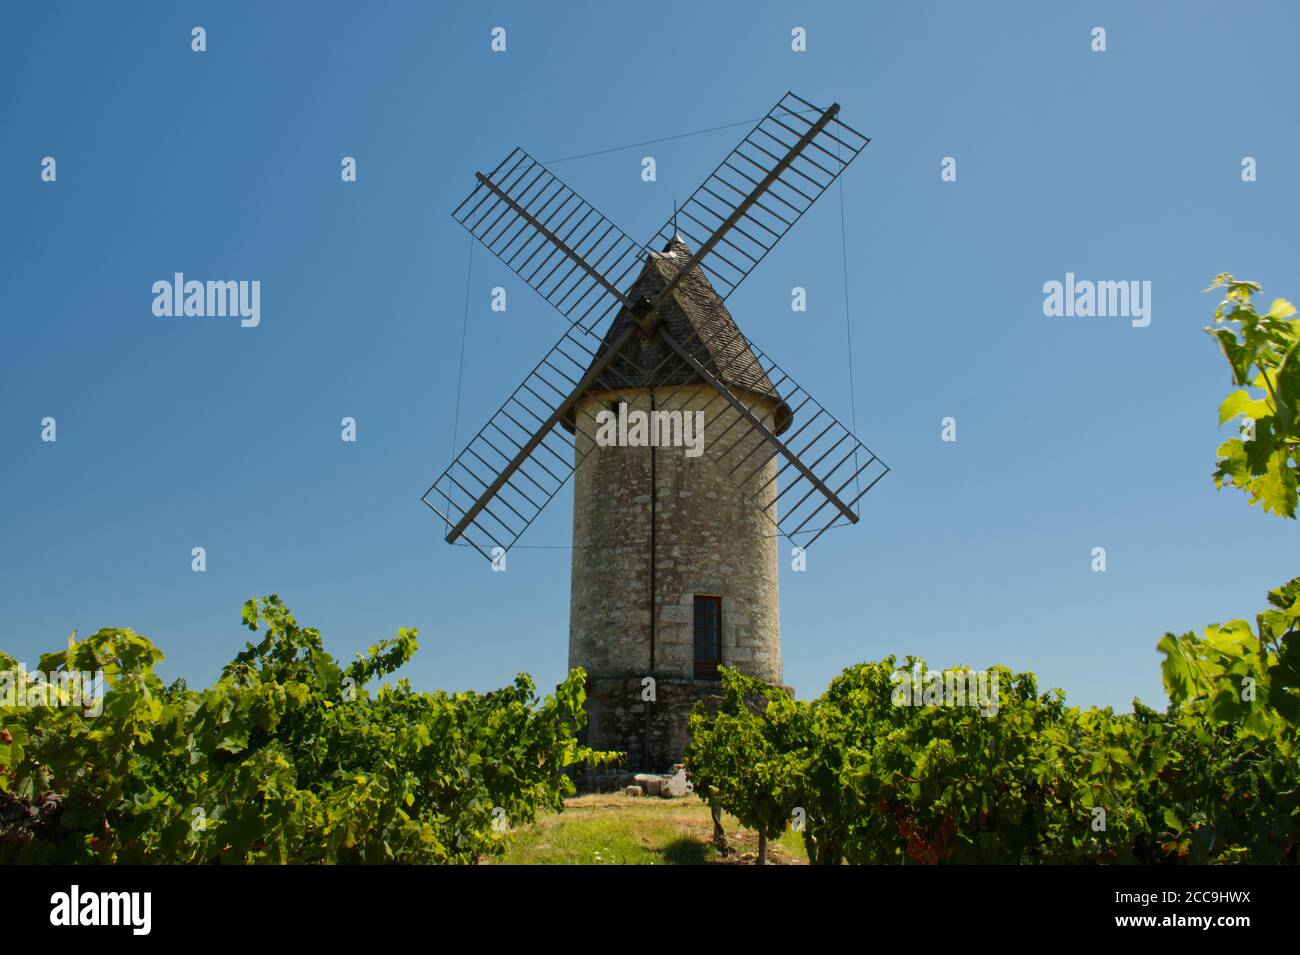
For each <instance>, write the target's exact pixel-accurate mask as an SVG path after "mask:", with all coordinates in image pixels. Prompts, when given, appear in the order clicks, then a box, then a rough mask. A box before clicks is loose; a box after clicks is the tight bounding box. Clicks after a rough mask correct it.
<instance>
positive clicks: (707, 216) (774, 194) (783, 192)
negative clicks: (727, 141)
mask: <svg viewBox="0 0 1300 955" xmlns="http://www.w3.org/2000/svg"><path fill="white" fill-rule="evenodd" d="M839 109H840V108H839V105H838V104H835V103H832V104H831V105H830V106H829V107H828V108H826V109H824V110H823V109H821V108H819V107H817V106H813V105H812V104H811V103H809V102H808V101H807V100H805V99H803V98H801V97H799V96H796V95H795V94H793V93H786V94H785V96H783V97H781V100H780V101H779V102H778V103H777V104H776V105H775V106H773V107H772V109H771V110H769V111H768V113H767V115H766V116H764V117H763V118H762V119H761V120H760V121H759V122H758V124H757V125H756V126H755V127H754V128H753V129H752V130H750V132H749V134H748V135H747V136H745V138H744V139H742V140H741V141H740V144H739V145H738V146H736V148H735V149H733V150H732V151H731V152H730V153H728V154H727V156H726V158H725V159H723V160H722V162H721V163H719V164H718V167H717V168H716V169H714V170H713V172H711V173H710V174H709V176H708V178H706V179H705V180H704V182H703V183H701V185H700V187H699V188H698V189H696V190H695V192H694V193H693V194H692V195H691V197H690V198H689V199H687V200H686V202H685V204H684V205H682V206H681V207H679V208H678V209H677V214H676V215H675V216H674V217H673V218H672V219H670V220H668V222H666V223H664V226H663V227H662V228H661V229H660V230H659V232H658V233H657V234H656V236H655V238H654V239H653V240H651V243H649V244H650V245H655V244H658V245H663V244H665V243H667V242H669V241H671V240H672V238H673V237H674V235H675V234H676V233H678V232H680V233H681V234H682V235H683V236H685V237H686V238H687V239H688V240H689V241H690V245H691V246H693V247H694V248H695V249H696V250H697V251H696V253H695V256H694V257H693V258H692V260H691V262H690V263H689V264H688V265H687V266H686V268H684V269H683V270H682V271H683V272H686V271H688V270H689V269H690V268H691V267H693V266H695V265H697V264H698V265H700V266H702V267H703V268H704V269H705V271H706V272H707V273H708V276H709V279H710V281H711V282H712V284H713V287H714V288H715V289H717V292H718V294H719V295H720V296H721V297H722V299H723V300H724V301H725V300H726V299H727V297H728V296H729V295H731V293H732V292H733V291H734V290H735V288H736V286H738V285H739V284H740V283H741V282H742V281H743V280H744V278H745V276H747V275H748V274H749V273H750V272H751V271H753V269H754V267H755V266H757V265H758V263H759V262H761V261H762V260H763V258H764V257H765V256H766V255H767V253H768V252H770V251H771V250H772V247H773V246H775V245H776V243H777V242H778V241H780V239H781V237H782V236H784V235H785V234H786V232H788V231H789V230H790V228H791V227H792V226H793V225H794V224H795V223H796V222H797V221H799V218H800V217H801V216H802V215H803V214H804V213H805V212H807V211H808V209H809V208H811V206H812V204H813V203H814V202H816V201H817V198H818V197H819V196H820V195H821V194H822V193H823V192H825V191H826V189H827V188H828V187H829V186H830V185H831V184H832V183H833V182H834V181H835V180H836V179H837V178H838V177H839V175H840V173H842V172H843V171H844V170H845V169H846V168H847V167H848V165H849V163H851V162H852V161H853V159H854V158H855V157H856V156H857V155H858V153H860V152H861V151H862V150H863V149H864V148H865V147H866V145H867V143H869V142H870V141H871V140H869V139H868V138H867V137H866V136H864V135H862V134H861V133H859V132H858V131H857V130H855V129H853V128H852V127H850V126H848V125H846V124H845V123H843V122H841V121H840V120H839V118H838V114H839ZM670 291H671V288H669V289H667V290H665V295H666V294H667V293H668V292H670Z"/></svg>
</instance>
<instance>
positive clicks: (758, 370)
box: [565, 236, 792, 434]
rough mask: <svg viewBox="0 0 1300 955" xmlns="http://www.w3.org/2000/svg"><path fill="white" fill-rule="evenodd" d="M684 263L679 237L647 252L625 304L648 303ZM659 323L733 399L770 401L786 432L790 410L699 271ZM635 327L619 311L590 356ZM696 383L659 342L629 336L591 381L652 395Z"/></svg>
mask: <svg viewBox="0 0 1300 955" xmlns="http://www.w3.org/2000/svg"><path fill="white" fill-rule="evenodd" d="M690 258H691V250H690V249H689V248H688V247H687V245H686V243H685V242H683V241H682V240H681V237H680V236H675V237H674V238H673V240H672V241H671V242H669V243H668V244H667V245H666V246H664V248H663V250H662V251H660V252H651V253H650V254H649V255H648V256H647V257H646V263H645V267H644V268H643V269H642V271H641V275H640V276H639V277H638V278H637V280H636V281H635V282H633V283H632V287H631V288H630V289H629V290H628V293H627V296H628V298H629V299H631V300H632V301H633V302H635V301H637V300H638V299H640V298H641V297H643V296H644V297H645V298H647V299H654V298H655V297H656V296H657V295H658V294H659V293H660V292H662V291H663V290H664V288H665V287H666V286H667V285H668V282H669V281H670V280H671V279H672V277H673V276H675V275H676V274H677V273H678V271H680V269H681V268H682V266H684V265H685V264H686V263H687V262H689V261H690ZM659 321H660V322H662V323H663V324H664V327H665V329H666V330H667V331H668V333H669V334H670V335H672V336H673V338H675V339H676V340H677V341H678V342H680V343H681V344H682V345H683V346H684V347H685V348H686V350H687V351H689V352H690V353H691V356H692V357H693V358H694V359H695V360H696V361H698V362H699V363H700V364H701V365H703V366H704V367H705V368H706V369H708V371H709V372H710V373H711V374H713V375H714V376H715V377H716V378H717V379H718V380H719V381H721V382H722V383H723V384H725V385H727V386H728V388H730V389H731V390H732V391H733V392H734V391H737V390H740V391H745V392H749V393H750V394H752V395H762V396H765V397H768V398H771V399H772V400H773V401H774V402H775V403H776V405H777V412H776V427H775V431H776V433H777V434H780V433H781V432H782V431H784V430H785V429H786V428H787V427H788V426H789V424H790V420H791V417H792V416H791V412H790V409H789V407H788V406H787V405H786V404H785V402H784V401H783V400H782V398H781V396H780V394H778V393H777V390H776V388H774V387H773V385H772V381H771V379H769V378H768V376H767V372H765V371H764V370H763V366H762V365H761V364H760V363H759V362H758V360H757V359H756V358H755V356H754V353H753V351H752V350H751V349H750V347H749V343H748V342H747V341H745V339H744V337H743V336H742V335H741V334H740V329H738V328H737V327H736V322H735V320H734V319H733V318H732V317H731V313H730V312H729V311H727V306H726V304H725V303H724V302H723V301H722V298H721V297H720V296H719V295H718V293H717V292H716V291H715V290H714V288H713V286H712V285H711V284H710V283H709V279H708V276H706V275H705V274H704V270H703V269H701V268H700V267H699V266H698V265H696V266H695V267H694V268H692V269H691V270H690V272H689V273H687V275H686V277H685V278H683V279H682V281H681V282H679V283H678V284H677V286H676V287H675V288H674V289H673V291H672V293H671V294H670V295H669V297H668V298H667V299H666V300H665V301H664V303H663V304H662V305H661V306H660V307H659ZM635 324H636V319H635V317H633V315H632V313H631V312H629V311H628V310H627V309H626V308H624V309H620V310H619V313H618V315H617V316H616V317H615V318H614V322H613V324H612V325H610V327H609V330H608V331H607V332H606V333H605V337H604V340H603V341H602V343H601V345H600V348H599V349H597V352H596V354H597V356H600V355H603V354H604V353H605V350H606V349H607V348H608V347H609V345H610V343H611V342H613V341H615V340H616V339H617V338H618V337H619V336H620V335H622V334H623V332H624V331H626V330H627V328H628V327H629V326H631V325H635ZM593 360H594V359H593ZM701 380H702V379H701V378H700V376H699V374H698V373H697V372H696V371H695V370H694V369H693V368H691V366H690V365H688V364H687V363H686V362H685V361H683V360H682V359H681V356H679V355H678V354H677V353H676V352H674V351H673V350H672V349H671V348H669V346H668V345H667V344H666V343H665V342H664V341H663V339H661V338H660V337H659V336H658V335H633V336H632V338H631V339H630V340H629V341H628V343H627V344H626V345H625V346H624V347H623V351H622V353H621V354H620V355H619V356H618V357H617V358H615V359H614V360H613V361H612V362H611V363H610V366H609V367H608V368H607V369H606V370H605V371H604V372H602V373H601V375H600V376H599V377H598V378H597V379H596V381H595V382H594V384H593V390H607V391H618V390H622V389H627V388H649V387H655V388H659V387H662V386H665V385H684V384H692V383H695V382H699V381H701ZM737 397H738V398H740V399H741V400H742V401H744V402H745V404H746V405H749V404H750V403H751V402H750V401H747V400H746V399H745V396H744V395H743V394H741V395H737ZM719 402H721V399H719ZM565 424H566V426H567V427H568V428H569V430H570V431H572V430H573V424H572V419H570V420H568V421H566V422H565Z"/></svg>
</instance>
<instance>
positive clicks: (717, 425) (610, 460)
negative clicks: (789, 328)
mask: <svg viewBox="0 0 1300 955" xmlns="http://www.w3.org/2000/svg"><path fill="white" fill-rule="evenodd" d="M741 397H742V400H746V403H747V404H748V403H749V402H750V401H752V400H753V399H752V396H747V395H745V394H744V393H742V394H741ZM654 400H655V407H656V408H658V409H660V410H664V409H681V410H684V411H695V410H702V411H703V412H704V415H705V417H704V450H703V454H702V455H701V456H699V457H688V456H687V455H686V454H685V450H684V449H683V448H680V447H662V448H656V449H653V453H654V455H655V461H654V466H655V487H656V488H657V492H658V493H657V500H656V504H655V512H656V516H655V526H656V533H655V537H656V546H655V553H656V562H655V563H656V565H655V601H654V604H655V627H656V638H655V661H654V668H653V671H652V670H651V663H650V626H651V621H650V612H651V609H650V593H649V586H650V512H651V495H650V473H651V466H650V456H651V453H652V449H650V448H645V447H633V448H628V447H599V446H594V433H595V429H596V425H595V422H594V421H593V419H594V418H595V416H596V414H597V412H599V411H601V410H605V409H607V408H610V407H611V406H614V407H616V406H617V404H618V402H619V401H626V402H627V404H628V406H629V409H630V410H642V411H649V410H650V395H649V393H648V392H647V391H645V390H635V391H631V390H630V391H627V392H623V393H619V392H607V393H604V394H601V395H599V396H588V397H586V398H584V399H583V402H582V404H581V405H580V406H579V408H578V410H577V415H576V426H577V427H576V434H575V438H576V441H577V444H578V452H579V454H581V455H585V459H584V460H583V461H582V463H581V465H580V466H579V467H578V469H577V471H576V472H575V474H574V526H573V543H574V549H573V586H572V602H571V610H570V628H569V665H570V667H573V666H581V667H584V668H585V669H586V670H587V673H588V676H589V679H590V681H591V683H590V690H589V699H590V702H589V706H588V712H589V717H590V720H591V726H590V728H589V733H588V736H589V740H590V742H591V743H592V745H595V746H598V747H600V748H607V749H619V750H623V751H627V752H629V754H630V756H629V764H631V763H638V762H640V760H641V749H642V740H643V738H644V719H645V718H644V704H643V703H642V702H641V679H642V678H643V677H645V676H647V675H653V676H654V677H655V679H656V681H657V687H656V695H657V697H658V701H657V702H656V703H655V704H653V705H652V708H651V732H652V750H653V752H652V754H651V760H650V761H651V765H648V766H642V767H640V768H643V769H654V768H661V767H662V768H667V766H669V765H671V764H672V763H674V762H677V761H678V760H679V759H680V758H681V755H682V752H683V751H684V750H685V746H686V719H687V716H688V715H689V713H690V708H691V705H692V704H693V703H694V702H695V701H696V700H697V699H706V698H708V697H709V696H711V695H714V694H716V692H717V689H718V685H717V682H716V681H714V680H696V679H695V677H694V609H693V608H694V598H695V595H696V594H717V595H720V596H721V597H722V602H721V603H722V662H723V663H724V664H726V665H728V666H734V667H736V668H738V669H740V670H741V671H743V672H745V673H748V674H750V675H753V676H756V677H759V678H761V679H764V680H768V681H770V682H773V683H780V682H781V676H782V674H781V644H780V623H779V602H778V591H777V565H776V558H777V538H776V528H775V526H774V524H773V523H772V521H771V520H769V518H768V517H767V516H765V515H764V513H763V512H762V511H761V510H760V509H759V508H758V507H757V506H756V505H755V504H754V503H753V501H751V500H750V494H751V493H752V491H753V489H754V488H756V487H758V486H761V485H763V484H765V483H766V489H765V492H764V494H765V497H764V499H765V500H771V498H772V497H773V496H774V495H775V493H776V482H775V480H774V477H775V474H776V464H775V462H774V461H772V460H766V459H767V458H768V456H769V453H770V449H769V446H767V445H766V444H764V443H763V442H762V439H761V438H760V437H758V436H757V435H756V434H753V433H752V431H750V429H749V426H748V425H747V424H746V423H745V422H744V421H743V420H742V421H739V422H738V421H737V419H738V415H737V413H736V412H735V411H734V410H733V409H732V408H731V406H730V405H728V404H727V403H726V402H725V401H724V400H723V399H721V398H720V397H718V395H717V392H715V391H714V390H713V389H712V388H710V387H709V386H707V385H684V386H674V387H667V388H659V389H656V390H655V393H654ZM774 411H775V407H774V406H773V405H772V404H771V403H769V402H766V401H763V402H762V403H761V404H760V405H759V406H758V407H755V408H754V413H755V415H757V416H758V417H760V418H762V419H764V421H765V423H766V424H767V426H768V427H772V423H773V420H772V419H773V414H774ZM733 423H734V427H733V426H732V425H733ZM751 452H752V453H751ZM765 460H766V463H765V464H762V463H761V462H763V461H765ZM733 469H734V473H731V474H729V473H728V472H732V471H733ZM755 469H757V472H756V473H755V474H754V476H753V477H752V478H751V479H750V480H749V481H748V483H747V484H746V485H745V486H744V487H742V486H740V481H741V480H742V478H744V477H745V476H746V475H748V474H749V473H750V472H751V471H755ZM771 512H772V508H771V507H769V509H768V513H769V514H771Z"/></svg>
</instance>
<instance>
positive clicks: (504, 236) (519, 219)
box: [452, 149, 642, 329]
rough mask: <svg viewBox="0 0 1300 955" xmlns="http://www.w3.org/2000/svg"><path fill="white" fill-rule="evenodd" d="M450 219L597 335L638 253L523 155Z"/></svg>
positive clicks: (485, 179)
mask: <svg viewBox="0 0 1300 955" xmlns="http://www.w3.org/2000/svg"><path fill="white" fill-rule="evenodd" d="M452 217H453V218H454V219H455V220H456V221H457V222H459V223H460V224H461V225H463V226H464V227H465V228H466V229H468V230H469V232H470V233H471V234H472V235H473V236H474V237H475V238H476V239H478V240H479V241H480V242H482V243H483V244H484V245H485V246H487V248H488V249H489V250H490V251H491V252H492V254H493V255H495V256H496V257H497V258H499V259H500V260H501V261H502V262H504V263H505V264H506V265H507V266H509V267H510V269H511V270H512V271H514V272H515V274H516V275H518V276H519V277H520V278H522V279H523V280H524V281H525V282H527V283H528V285H529V286H531V287H532V288H533V289H534V290H535V291H536V292H537V293H538V294H540V295H541V296H542V298H544V299H546V301H548V302H550V303H551V305H553V306H554V307H555V308H556V309H557V310H558V311H559V312H560V314H561V315H563V316H564V317H565V318H567V319H568V320H569V321H570V323H573V324H581V325H582V326H583V327H584V328H586V329H595V328H597V327H599V326H600V325H601V324H602V320H603V319H606V318H608V317H610V316H611V315H612V314H613V313H614V309H615V308H616V307H617V306H618V305H619V304H626V302H625V301H624V300H623V298H622V292H620V291H619V289H620V288H622V286H623V284H624V283H625V282H628V281H630V279H631V276H632V272H633V270H634V269H636V268H637V267H638V266H639V264H640V260H641V255H642V247H641V246H640V245H638V244H637V243H635V242H633V241H632V240H631V239H629V238H628V237H627V235H626V234H624V232H623V231H622V230H621V229H619V228H618V227H617V226H615V225H614V224H613V223H612V222H610V221H609V220H608V219H606V218H605V217H604V216H603V215H601V214H600V212H598V211H597V210H596V208H595V207H594V206H592V205H591V204H590V203H589V202H587V201H586V200H585V199H583V198H582V197H581V196H579V195H578V194H577V193H576V192H574V191H573V190H572V189H570V188H569V187H568V186H566V185H565V184H564V183H563V182H561V181H560V180H559V179H558V178H557V177H556V176H554V175H553V174H552V173H551V172H550V170H548V169H547V168H546V167H544V166H543V165H542V164H541V163H539V162H537V160H535V159H533V158H532V157H531V156H529V155H528V153H526V152H524V151H523V150H522V149H515V150H514V151H513V152H511V153H510V155H508V156H507V157H506V158H505V159H503V160H502V161H501V163H500V164H499V165H498V166H497V167H496V169H494V170H492V172H490V173H488V174H486V175H484V174H482V173H480V174H479V176H478V185H476V186H475V187H474V190H473V191H472V192H471V193H470V194H469V195H468V196H466V197H465V201H464V202H462V203H461V204H460V205H459V206H457V207H456V209H455V211H454V212H452Z"/></svg>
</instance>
